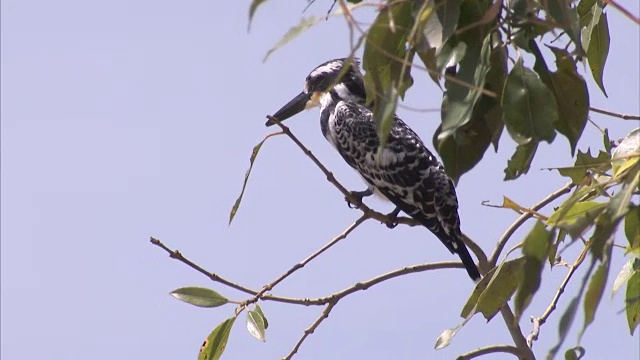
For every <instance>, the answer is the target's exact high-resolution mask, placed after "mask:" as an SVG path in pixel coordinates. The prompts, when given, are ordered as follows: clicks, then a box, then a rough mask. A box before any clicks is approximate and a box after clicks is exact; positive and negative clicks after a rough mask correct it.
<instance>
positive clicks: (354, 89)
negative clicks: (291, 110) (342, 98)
mask: <svg viewBox="0 0 640 360" xmlns="http://www.w3.org/2000/svg"><path fill="white" fill-rule="evenodd" d="M345 65H346V66H348V68H347V69H345V70H344V71H343V67H344V66H345ZM359 66H360V60H359V59H357V58H351V59H349V58H341V59H334V60H329V61H327V62H324V63H322V64H320V65H319V66H317V67H316V68H315V69H313V71H311V73H309V75H307V79H306V82H305V92H315V91H319V92H325V91H328V90H330V89H331V88H332V87H333V86H335V85H337V84H343V85H344V86H345V87H347V89H348V90H349V92H350V93H352V94H353V95H355V96H358V97H360V98H363V99H364V98H365V97H366V94H365V90H364V82H363V79H362V73H361V72H360V68H359Z"/></svg>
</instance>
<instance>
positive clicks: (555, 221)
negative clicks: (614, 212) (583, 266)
mask: <svg viewBox="0 0 640 360" xmlns="http://www.w3.org/2000/svg"><path fill="white" fill-rule="evenodd" d="M606 206H607V204H606V203H600V202H595V201H584V202H579V203H568V204H567V205H565V204H562V205H560V207H559V208H558V209H557V210H556V211H555V212H554V213H553V214H551V216H550V217H549V219H547V225H549V226H555V227H558V228H560V229H562V230H565V231H567V232H568V233H569V234H571V236H572V237H574V238H576V237H578V236H580V235H582V234H583V233H584V232H585V231H586V230H587V229H588V228H590V227H591V226H593V225H594V220H595V219H596V218H597V217H598V215H599V214H600V213H601V212H602V211H604V210H605V207H606Z"/></svg>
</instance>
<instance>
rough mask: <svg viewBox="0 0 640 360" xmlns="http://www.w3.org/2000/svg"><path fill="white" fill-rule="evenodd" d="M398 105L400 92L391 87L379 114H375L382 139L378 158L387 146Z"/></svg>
mask: <svg viewBox="0 0 640 360" xmlns="http://www.w3.org/2000/svg"><path fill="white" fill-rule="evenodd" d="M397 104H398V91H397V90H396V89H395V88H394V87H393V86H391V87H389V89H388V90H387V91H385V94H384V96H383V101H382V104H381V105H380V107H379V110H378V111H377V112H374V113H373V120H374V121H375V123H376V125H377V127H378V137H379V138H380V146H378V156H380V154H382V151H383V150H384V148H385V145H387V139H388V138H389V131H391V126H392V125H393V120H394V119H395V117H396V105H397Z"/></svg>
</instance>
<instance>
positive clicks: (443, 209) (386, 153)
mask: <svg viewBox="0 0 640 360" xmlns="http://www.w3.org/2000/svg"><path fill="white" fill-rule="evenodd" d="M343 61H344V60H343V59H337V60H331V61H328V62H326V63H324V64H322V65H320V66H318V67H317V68H316V69H314V71H312V72H311V73H310V74H309V76H308V77H307V80H306V83H305V91H304V92H303V93H321V95H320V96H319V99H318V100H319V104H320V107H321V115H320V127H321V129H322V133H323V135H324V136H325V138H327V140H328V141H329V142H330V143H331V144H332V145H333V147H335V148H336V150H337V151H338V153H340V155H341V156H342V158H343V159H344V160H345V161H346V162H347V163H348V164H349V165H350V166H351V167H352V168H354V169H355V170H356V171H357V172H358V173H359V174H360V175H361V176H362V177H363V179H364V180H365V182H366V183H367V185H368V187H369V189H371V190H372V191H373V192H374V193H376V194H378V195H382V196H383V197H384V198H386V199H388V200H389V201H391V202H392V203H393V204H395V205H396V206H397V208H398V209H400V210H401V211H403V212H404V213H406V214H407V215H409V216H411V217H412V218H414V219H416V220H418V221H419V222H420V223H421V224H422V225H424V226H425V227H426V228H427V229H429V230H430V231H431V232H432V233H433V234H435V235H436V236H437V237H438V239H440V241H442V243H443V244H444V245H445V246H446V247H447V249H449V251H451V252H452V253H456V254H458V255H459V256H460V259H461V260H462V262H463V264H464V265H465V268H466V270H467V272H468V273H469V276H470V277H471V278H472V279H474V280H477V279H479V278H480V274H479V273H478V270H477V268H476V266H475V263H474V262H473V259H472V258H471V256H470V255H469V252H468V250H467V248H466V246H465V245H464V243H463V242H462V234H461V232H460V219H459V216H458V199H457V197H456V192H455V188H454V185H453V182H452V181H451V179H450V178H449V177H448V176H447V175H446V173H445V171H444V168H443V166H442V164H440V163H439V162H438V160H437V159H436V158H435V157H434V156H433V154H432V153H431V152H430V151H429V150H428V149H427V148H426V147H425V145H424V143H423V142H422V140H421V139H420V137H419V136H418V135H417V134H416V133H415V132H414V131H413V130H411V128H410V127H409V126H407V125H406V124H405V123H404V122H403V121H402V120H401V119H400V118H398V117H397V116H396V117H395V118H394V121H393V125H392V127H391V132H390V133H389V137H388V140H387V144H386V145H385V147H384V148H383V150H382V152H380V154H379V156H376V154H378V147H379V145H380V142H379V138H378V135H377V133H376V124H375V121H374V119H373V114H372V112H371V110H370V109H369V108H367V107H366V106H365V105H364V102H365V91H364V84H363V80H362V75H361V74H360V72H359V70H358V68H357V63H356V64H352V65H350V69H349V70H348V71H346V72H345V75H344V76H343V77H342V79H341V80H340V81H338V82H336V81H335V79H336V76H337V75H338V73H339V72H340V69H341V67H342V63H343ZM328 82H332V84H330V85H333V86H330V85H327V83H328Z"/></svg>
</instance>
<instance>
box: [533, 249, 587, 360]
mask: <svg viewBox="0 0 640 360" xmlns="http://www.w3.org/2000/svg"><path fill="white" fill-rule="evenodd" d="M589 248H590V246H589V244H588V243H587V244H586V245H585V246H584V248H583V249H582V252H581V253H580V255H579V256H578V258H577V259H576V260H575V262H574V263H573V265H571V266H570V267H569V272H567V275H566V276H565V278H564V280H563V281H562V283H561V284H560V287H558V290H557V291H556V294H555V295H554V296H553V299H551V303H549V306H547V309H546V310H545V311H544V312H543V313H542V315H540V316H539V317H533V316H532V317H531V322H532V323H533V330H532V331H531V333H530V334H529V336H527V345H528V346H529V348H533V342H534V341H536V340H538V335H539V334H540V326H542V325H543V324H544V323H545V322H546V321H547V319H548V318H549V316H550V315H551V313H552V312H553V311H554V310H555V309H556V306H557V305H558V300H560V296H561V295H562V293H564V289H565V288H566V286H567V284H568V283H569V280H570V279H571V277H572V276H573V274H574V273H575V271H576V269H577V268H578V267H579V266H580V265H581V264H582V262H583V261H584V259H585V257H586V255H587V252H588V251H589Z"/></svg>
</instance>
